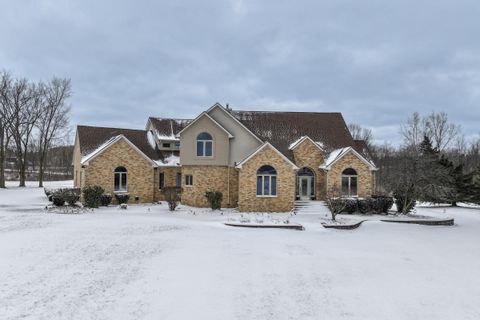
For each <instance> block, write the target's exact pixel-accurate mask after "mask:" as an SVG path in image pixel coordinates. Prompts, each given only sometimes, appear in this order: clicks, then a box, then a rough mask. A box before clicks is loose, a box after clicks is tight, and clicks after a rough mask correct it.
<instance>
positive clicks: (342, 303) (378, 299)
mask: <svg viewBox="0 0 480 320" xmlns="http://www.w3.org/2000/svg"><path fill="white" fill-rule="evenodd" d="M56 184H58V183H56ZM46 204H47V200H46V197H45V196H44V194H43V190H42V189H39V188H34V187H29V188H24V189H19V188H11V189H8V190H0V319H209V320H210V319H480V303H479V302H480V210H479V209H474V208H469V209H464V208H445V212H444V208H420V209H418V214H419V215H427V216H436V217H445V216H449V217H454V218H455V223H456V225H455V226H453V227H431V226H419V225H402V224H387V223H383V222H379V221H368V222H367V223H364V224H363V225H362V226H361V227H360V228H359V229H356V230H353V231H343V230H331V229H325V228H323V227H322V226H321V224H320V222H321V218H322V217H324V216H325V215H326V214H327V212H326V211H323V212H319V213H315V212H310V213H306V214H303V215H302V214H300V215H298V216H294V217H292V218H291V221H292V222H298V223H301V224H302V225H303V226H304V227H305V228H306V230H305V231H295V230H281V229H280V230H277V229H248V228H235V227H229V226H225V225H224V224H223V223H224V222H226V221H227V220H228V219H229V218H232V216H234V215H238V213H233V212H231V211H225V212H224V215H221V214H219V213H218V212H217V213H211V212H209V211H208V210H198V209H191V208H186V207H181V208H180V211H179V212H176V213H170V212H168V211H167V208H166V206H165V205H150V206H148V205H138V206H130V207H129V209H128V210H120V209H118V208H117V207H110V208H103V209H99V210H96V211H95V212H93V213H86V214H80V215H66V214H54V213H44V212H43V210H42V209H43V207H44V206H45V205H46ZM193 212H195V214H193ZM286 217H287V216H285V217H282V219H283V218H286Z"/></svg>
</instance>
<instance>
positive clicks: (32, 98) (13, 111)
mask: <svg viewBox="0 0 480 320" xmlns="http://www.w3.org/2000/svg"><path fill="white" fill-rule="evenodd" d="M2 100H3V102H4V104H5V110H4V111H5V113H6V115H7V118H9V119H10V125H9V126H8V127H7V130H9V131H10V134H11V138H12V140H13V142H14V144H15V155H16V157H17V164H18V170H19V176H20V184H19V186H20V187H24V186H25V180H26V169H27V154H28V148H29V146H30V140H31V138H32V132H33V130H34V128H35V125H36V123H37V121H38V118H39V117H40V109H41V105H42V103H43V93H42V86H40V85H36V84H33V83H29V82H28V81H27V80H26V79H24V78H23V79H15V80H13V81H12V82H11V85H10V86H9V88H7V90H6V92H5V93H4V94H3V96H2Z"/></svg>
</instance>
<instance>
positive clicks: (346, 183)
mask: <svg viewBox="0 0 480 320" xmlns="http://www.w3.org/2000/svg"><path fill="white" fill-rule="evenodd" d="M357 180H358V176H357V171H355V170H354V169H352V168H348V169H345V170H343V172H342V195H343V196H345V197H356V196H357Z"/></svg>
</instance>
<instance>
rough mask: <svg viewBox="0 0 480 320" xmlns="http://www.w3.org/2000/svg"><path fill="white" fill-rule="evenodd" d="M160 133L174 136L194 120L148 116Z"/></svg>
mask: <svg viewBox="0 0 480 320" xmlns="http://www.w3.org/2000/svg"><path fill="white" fill-rule="evenodd" d="M148 120H149V121H150V123H151V124H152V125H153V127H154V128H155V130H156V131H157V133H158V134H159V135H163V136H168V137H174V136H175V135H176V134H177V133H179V132H180V131H182V130H183V128H185V127H186V126H187V125H189V124H190V122H192V119H172V118H155V117H150V118H148Z"/></svg>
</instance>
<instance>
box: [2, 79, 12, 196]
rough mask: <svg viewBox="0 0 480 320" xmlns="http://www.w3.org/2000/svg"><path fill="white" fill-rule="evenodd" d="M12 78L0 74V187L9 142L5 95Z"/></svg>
mask: <svg viewBox="0 0 480 320" xmlns="http://www.w3.org/2000/svg"><path fill="white" fill-rule="evenodd" d="M11 82H12V78H11V75H10V73H8V72H7V71H2V73H1V74H0V188H5V160H6V152H7V147H8V144H9V142H10V131H9V130H8V128H9V126H10V122H11V117H10V116H9V114H8V113H7V109H6V108H7V104H6V101H5V99H4V98H5V97H6V95H7V93H8V90H10V86H11Z"/></svg>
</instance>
